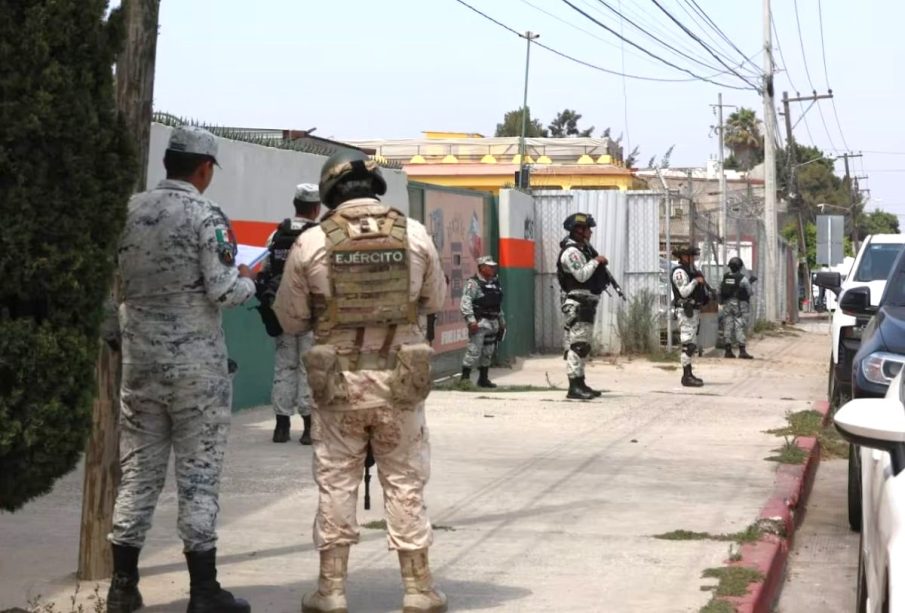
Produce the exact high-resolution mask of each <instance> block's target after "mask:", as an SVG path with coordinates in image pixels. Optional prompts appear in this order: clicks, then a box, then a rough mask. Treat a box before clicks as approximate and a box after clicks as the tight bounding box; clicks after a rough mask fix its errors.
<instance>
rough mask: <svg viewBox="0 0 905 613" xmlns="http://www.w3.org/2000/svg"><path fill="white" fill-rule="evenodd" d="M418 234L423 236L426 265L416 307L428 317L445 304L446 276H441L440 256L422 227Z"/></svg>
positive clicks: (437, 311)
mask: <svg viewBox="0 0 905 613" xmlns="http://www.w3.org/2000/svg"><path fill="white" fill-rule="evenodd" d="M419 225H420V224H419ZM420 234H423V236H422V237H421V240H422V241H423V242H424V244H425V247H426V253H427V263H426V266H425V268H424V279H423V281H422V283H421V293H420V295H419V300H418V305H419V307H420V311H421V312H422V313H424V314H427V315H430V314H431V313H439V312H440V311H441V310H442V309H443V304H444V303H445V302H446V276H445V275H444V274H443V266H442V265H441V264H440V254H439V253H437V248H436V247H435V246H434V241H433V240H431V237H430V235H429V234H428V233H427V230H425V229H424V226H421V227H420Z"/></svg>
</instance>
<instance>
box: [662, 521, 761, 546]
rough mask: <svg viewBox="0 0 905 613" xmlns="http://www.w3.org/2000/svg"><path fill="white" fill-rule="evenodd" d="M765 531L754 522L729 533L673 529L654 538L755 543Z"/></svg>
mask: <svg viewBox="0 0 905 613" xmlns="http://www.w3.org/2000/svg"><path fill="white" fill-rule="evenodd" d="M764 532H765V530H764V528H763V527H762V526H761V525H760V524H758V523H753V524H751V525H750V526H748V527H747V528H745V529H744V530H742V531H740V532H730V533H729V534H711V533H710V532H692V531H691V530H673V531H672V532H664V533H663V534H655V535H654V538H655V539H661V540H664V541H732V542H734V543H738V544H739V545H741V544H742V543H753V542H754V541H756V540H758V539H759V538H760V537H761V535H762V534H763V533H764Z"/></svg>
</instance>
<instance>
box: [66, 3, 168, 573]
mask: <svg viewBox="0 0 905 613" xmlns="http://www.w3.org/2000/svg"><path fill="white" fill-rule="evenodd" d="M121 10H122V11H124V13H123V15H124V17H125V23H126V41H125V45H124V48H123V51H122V52H121V53H120V56H119V58H118V60H117V64H116V106H117V109H118V111H119V113H120V115H121V116H122V117H123V120H124V121H125V122H126V126H127V128H128V129H129V132H130V133H131V134H132V137H133V138H134V139H135V143H136V151H137V153H138V160H137V161H138V164H139V172H138V181H137V184H136V190H137V191H141V190H144V188H145V183H147V169H148V143H149V141H150V134H151V106H152V100H153V97H154V96H153V91H154V64H155V57H156V55H157V25H158V15H159V12H160V0H124V1H123V3H122V8H121ZM113 285H114V288H113V291H114V297H116V296H117V294H118V289H117V287H116V282H115V280H114V284H113ZM120 359H121V356H120V354H119V352H118V351H113V350H111V349H110V348H109V347H107V344H106V343H101V350H100V354H99V356H98V361H97V369H96V370H97V396H96V398H95V400H94V406H93V408H92V426H91V438H90V439H89V441H88V446H87V448H86V451H85V480H84V489H83V495H82V523H81V531H80V542H79V560H78V577H79V579H82V580H86V581H94V580H97V579H104V578H106V577H109V576H110V575H111V574H112V573H113V560H112V558H111V553H110V545H109V543H108V542H107V534H109V533H110V530H111V527H112V525H113V503H114V502H115V500H116V490H117V487H118V485H119V478H120V472H119V428H118V417H119V382H120Z"/></svg>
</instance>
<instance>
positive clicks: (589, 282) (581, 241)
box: [556, 213, 607, 400]
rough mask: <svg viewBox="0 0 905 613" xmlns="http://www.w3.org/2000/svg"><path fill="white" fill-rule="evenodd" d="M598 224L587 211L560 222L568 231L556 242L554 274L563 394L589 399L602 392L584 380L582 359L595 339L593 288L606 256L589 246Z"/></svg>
mask: <svg viewBox="0 0 905 613" xmlns="http://www.w3.org/2000/svg"><path fill="white" fill-rule="evenodd" d="M596 226H597V222H595V221H594V217H593V216H592V215H590V214H587V213H574V214H572V215H569V216H568V217H567V218H566V220H565V221H564V222H563V229H565V230H566V231H567V232H568V233H569V235H568V236H567V237H565V238H564V239H563V240H562V241H561V242H560V244H559V246H560V248H561V250H560V252H559V257H557V260H556V266H557V271H556V272H557V278H558V279H559V287H560V290H561V291H562V293H561V300H562V313H563V317H564V321H563V324H564V327H565V333H564V334H563V349H564V352H563V357H564V358H565V360H566V373H567V374H568V377H569V391H568V393H567V394H566V398H570V399H574V400H590V399H592V398H596V397H598V396H600V394H601V392H599V391H597V390H595V389H592V388H591V387H589V386H588V385H587V384H586V383H585V375H584V361H585V358H587V357H588V356H589V355H590V354H591V343H592V341H593V339H594V318H595V315H596V313H597V304H598V303H599V301H600V292H601V291H602V289H601V290H600V291H597V288H596V284H595V282H596V277H595V275H597V274H599V273H598V270H600V272H603V268H604V267H605V266H606V264H607V259H606V257H604V256H602V255H600V254H598V253H597V251H596V250H595V249H594V247H592V246H591V234H592V228H595V227H596Z"/></svg>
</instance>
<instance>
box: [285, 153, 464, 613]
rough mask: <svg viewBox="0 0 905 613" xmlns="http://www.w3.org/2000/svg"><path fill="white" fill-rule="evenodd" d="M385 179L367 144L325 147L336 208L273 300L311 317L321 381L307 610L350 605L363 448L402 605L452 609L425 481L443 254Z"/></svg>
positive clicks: (313, 357)
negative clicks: (434, 552) (435, 559)
mask: <svg viewBox="0 0 905 613" xmlns="http://www.w3.org/2000/svg"><path fill="white" fill-rule="evenodd" d="M385 192H386V182H385V180H384V179H383V177H382V175H381V173H380V168H379V167H378V166H377V164H376V162H374V161H373V160H370V159H368V157H367V156H366V155H365V154H364V153H361V152H359V151H343V152H340V153H337V154H335V155H333V156H332V157H330V158H329V159H328V160H327V161H326V163H325V164H324V167H323V170H322V171H321V182H320V195H321V201H322V202H323V203H324V205H325V206H327V207H329V208H330V209H332V212H331V213H330V214H329V215H328V216H326V217H325V218H324V219H323V220H322V221H321V224H320V225H319V226H318V227H316V228H312V229H311V230H309V231H308V232H305V233H304V234H302V235H301V236H300V237H299V239H298V242H297V243H296V245H295V247H294V248H293V249H292V252H291V253H290V254H289V260H288V261H287V262H286V268H285V271H284V273H283V282H282V283H281V284H280V289H279V291H278V292H277V298H276V302H275V303H274V311H276V314H277V316H278V317H279V320H280V325H281V326H282V327H283V329H284V330H285V331H286V332H287V333H288V334H301V333H303V332H305V331H307V330H311V329H313V330H314V338H315V346H314V347H313V348H312V349H311V350H310V351H308V353H306V354H305V356H304V360H305V366H306V367H307V369H308V381H309V383H310V384H311V391H312V393H313V394H314V400H315V406H314V410H313V411H312V413H311V417H312V434H311V439H312V441H313V443H314V479H315V481H316V482H317V485H318V488H319V491H320V499H319V503H318V509H317V515H316V517H315V520H314V544H315V546H316V547H317V549H318V551H319V553H320V575H319V578H318V583H317V589H316V590H315V591H313V592H310V593H308V594H306V595H305V596H304V597H303V599H302V611H303V613H336V612H342V611H346V610H347V604H346V594H345V590H346V575H347V572H348V562H349V549H350V546H351V545H353V544H355V543H357V542H358V539H359V527H358V522H357V519H356V504H357V499H358V488H359V484H360V482H361V477H362V473H363V472H364V465H365V458H366V456H367V454H368V448H369V447H370V448H371V449H372V450H373V455H374V459H375V460H376V463H377V468H378V472H377V475H378V477H379V479H380V484H381V486H382V488H383V498H384V511H385V513H386V520H387V541H388V545H389V547H390V549H393V550H396V551H397V553H398V555H399V565H400V569H401V572H402V582H403V586H404V588H405V593H404V596H403V601H402V603H403V607H402V608H403V610H404V611H406V613H441V612H442V611H446V609H447V604H446V596H445V595H444V594H443V593H442V592H441V591H440V590H438V589H437V588H436V587H435V586H434V583H433V577H432V575H431V570H430V564H429V563H428V555H427V552H428V547H429V546H430V545H431V543H432V540H433V532H432V530H431V525H430V521H429V520H428V517H427V509H426V507H425V504H424V486H425V484H426V483H427V480H428V478H429V476H430V436H429V433H428V428H427V424H426V421H425V415H424V399H425V398H426V397H427V395H428V393H429V391H430V386H431V376H430V359H431V353H432V350H431V348H430V346H429V345H428V344H427V343H426V342H425V332H426V329H427V322H426V315H428V314H430V313H436V312H438V311H440V310H441V309H442V307H443V303H444V300H445V299H446V281H445V279H444V276H443V270H442V268H441V266H440V256H439V255H438V254H437V250H436V247H434V243H433V241H432V240H431V237H430V235H429V234H428V233H427V230H426V229H425V228H424V226H423V225H421V224H420V223H418V222H417V221H415V220H412V219H408V218H407V217H406V216H405V215H404V214H402V213H400V212H399V211H397V210H395V209H392V208H390V207H388V206H385V205H383V204H381V202H380V201H379V200H378V199H377V196H380V195H382V194H384V193H385Z"/></svg>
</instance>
